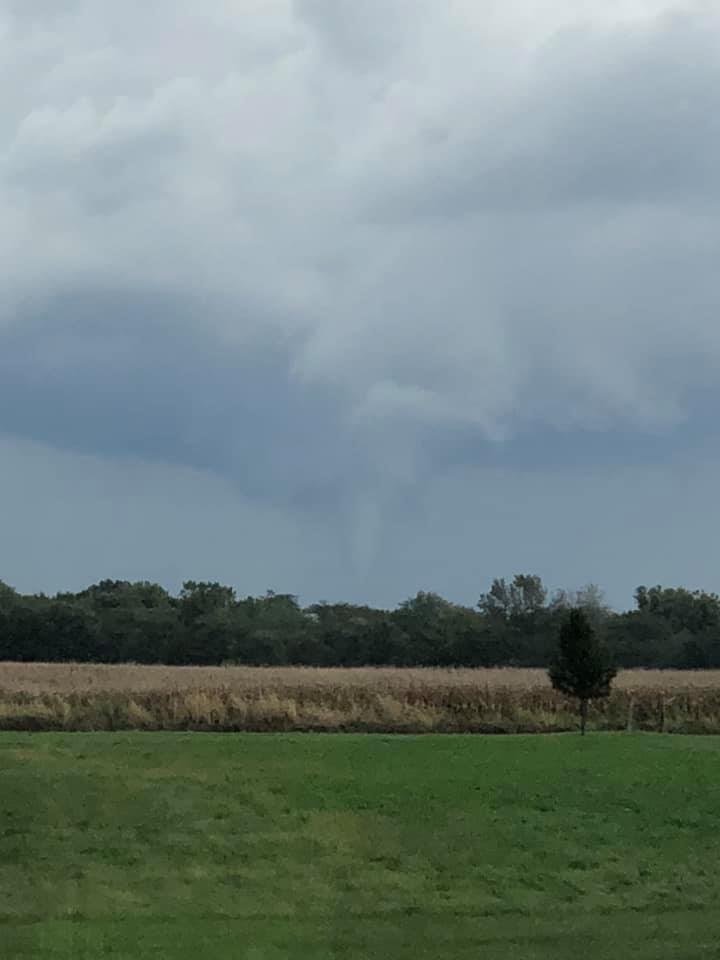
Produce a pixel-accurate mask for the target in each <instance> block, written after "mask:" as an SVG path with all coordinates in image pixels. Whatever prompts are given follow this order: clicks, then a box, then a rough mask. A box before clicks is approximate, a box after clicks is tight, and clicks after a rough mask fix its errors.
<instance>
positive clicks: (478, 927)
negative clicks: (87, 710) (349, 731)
mask: <svg viewBox="0 0 720 960" xmlns="http://www.w3.org/2000/svg"><path fill="white" fill-rule="evenodd" d="M719 864H720V739H718V738H713V737H705V738H695V737H670V736H664V737H663V736H660V735H658V736H654V735H621V734H619V735H610V734H601V735H591V736H588V737H586V738H585V740H584V741H583V740H581V738H580V737H579V736H576V735H563V736H554V737H542V736H529V737H481V736H425V737H392V736H367V735H366V736H362V735H360V736H350V735H309V734H305V735H303V734H300V735H252V734H248V735H238V734H225V735H222V734H220V735H215V734H179V733H127V734H108V733H98V734H3V735H0V957H2V958H3V960H11V958H12V960H14V958H28V960H45V958H47V960H50V958H53V960H61V958H62V960H71V958H72V960H78V958H88V960H90V958H92V960H97V958H101V957H112V958H114V960H143V958H153V960H198V958H199V960H214V958H218V960H219V958H223V960H225V958H249V960H250V958H251V960H270V958H273V960H274V958H281V957H297V958H326V957H346V958H387V960H395V958H400V960H402V958H413V960H418V958H433V960H436V958H446V957H447V958H451V960H455V958H458V960H464V958H468V960H469V958H473V960H475V958H483V960H494V958H502V960H525V958H553V960H557V958H573V960H577V958H578V957H579V956H580V957H582V958H583V960H593V958H597V957H603V958H605V957H607V958H613V960H616V958H620V957H630V956H633V957H639V958H650V957H652V958H668V960H670V958H672V960H681V958H699V957H720V868H719V866H718V865H719Z"/></svg>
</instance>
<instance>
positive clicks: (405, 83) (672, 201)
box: [0, 0, 720, 609]
mask: <svg viewBox="0 0 720 960" xmlns="http://www.w3.org/2000/svg"><path fill="white" fill-rule="evenodd" d="M718 90H720V8H718V6H717V4H715V3H711V2H708V3H684V2H677V0H613V2H612V3H607V2H606V0H535V2H533V3H527V0H482V2H478V0H444V2H442V3H441V2H439V0H363V2H362V3H358V2H356V0H204V2H203V3H202V4H198V3H196V2H194V0H155V2H153V3H151V4H150V3H147V2H146V0H125V2H124V3H121V4H117V3H110V2H109V0H0V291H1V292H0V579H2V580H5V581H6V582H8V583H10V584H12V585H14V586H15V587H17V588H18V589H20V590H23V591H28V592H35V591H46V592H54V591H57V590H74V589H80V588H82V587H84V586H86V585H87V584H89V583H92V582H94V581H97V580H99V579H102V578H104V577H113V578H119V579H129V580H154V581H158V582H160V583H163V584H164V585H165V586H167V587H169V588H170V589H177V588H178V587H179V585H180V584H181V583H182V581H183V580H185V579H195V580H203V579H206V580H220V581H222V582H223V583H228V584H232V585H233V586H234V587H235V588H236V589H237V591H238V593H239V594H240V595H242V596H245V595H248V594H254V595H256V594H260V593H263V592H265V590H267V589H272V590H275V591H277V592H288V593H295V594H298V595H299V596H300V599H301V601H302V602H304V603H312V602H316V601H321V600H327V601H339V600H348V601H353V602H368V603H371V604H375V605H388V606H394V605H395V604H396V603H398V602H400V601H401V600H403V599H405V598H407V597H409V596H411V595H413V594H415V593H416V592H417V591H419V590H434V591H437V592H439V593H441V594H443V595H444V596H446V597H447V598H449V599H451V600H454V601H457V602H461V603H467V604H474V603H475V602H476V601H477V599H478V597H479V595H480V594H481V593H482V592H484V591H485V590H487V589H488V588H489V586H490V583H491V581H492V579H493V578H494V577H506V578H510V577H512V576H513V575H514V574H515V573H536V574H539V575H540V576H541V577H542V578H543V581H544V582H545V584H546V585H547V586H548V588H549V589H551V590H552V589H555V588H561V587H562V588H567V589H575V588H578V587H580V586H582V585H583V584H585V583H588V582H594V583H597V584H599V585H600V586H601V587H602V588H604V590H605V592H606V596H607V599H608V601H609V602H610V603H611V605H613V606H614V607H616V608H618V609H626V608H628V607H630V606H632V603H633V600H632V596H633V591H634V589H635V587H636V586H638V585H639V584H648V585H652V584H656V583H661V584H663V585H666V586H675V585H685V586H688V587H691V588H693V589H694V588H701V589H708V590H716V589H720V511H719V510H718V490H720V443H719V440H720V429H719V428H718V416H717V411H718V408H719V401H720V381H719V379H718V374H719V373H720V270H718V252H719V251H720V217H718V206H719V201H720V103H719V96H718Z"/></svg>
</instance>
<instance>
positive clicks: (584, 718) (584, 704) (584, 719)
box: [580, 699, 588, 737]
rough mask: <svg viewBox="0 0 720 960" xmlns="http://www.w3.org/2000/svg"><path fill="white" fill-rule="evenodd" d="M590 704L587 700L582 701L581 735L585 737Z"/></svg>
mask: <svg viewBox="0 0 720 960" xmlns="http://www.w3.org/2000/svg"><path fill="white" fill-rule="evenodd" d="M587 710H588V702H587V700H585V699H582V700H581V701H580V734H581V736H583V737H584V736H585V724H586V722H587Z"/></svg>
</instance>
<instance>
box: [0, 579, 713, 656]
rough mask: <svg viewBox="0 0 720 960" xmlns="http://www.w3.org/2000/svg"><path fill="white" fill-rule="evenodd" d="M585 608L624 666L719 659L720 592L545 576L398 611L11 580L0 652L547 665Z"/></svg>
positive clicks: (427, 597) (430, 596) (194, 590)
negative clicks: (629, 605) (573, 613)
mask: <svg viewBox="0 0 720 960" xmlns="http://www.w3.org/2000/svg"><path fill="white" fill-rule="evenodd" d="M577 608H579V609H582V610H583V611H584V613H585V614H586V616H587V618H588V620H589V622H590V623H591V624H592V627H593V629H594V630H595V631H596V633H597V635H598V636H599V637H600V638H601V639H602V642H603V643H604V644H605V646H606V647H607V649H608V650H609V652H610V654H611V656H612V659H613V662H614V663H616V664H617V665H618V666H619V667H663V668H667V667H673V668H680V669H686V668H688V669H689V668H695V669H697V668H704V667H716V668H717V667H720V598H719V597H718V596H717V595H716V594H715V593H707V592H704V591H700V590H695V591H690V590H687V589H684V588H682V587H672V588H668V587H661V586H655V587H650V588H647V587H644V586H641V587H638V588H637V590H636V591H635V608H634V609H632V610H628V611H625V612H620V613H618V612H615V611H613V610H611V609H610V608H609V607H608V606H607V604H606V603H605V602H604V599H603V594H602V591H601V590H600V589H599V588H598V587H597V586H595V585H592V584H591V585H589V586H587V587H585V588H583V589H581V590H579V591H575V592H573V593H568V592H566V591H562V590H561V591H556V592H555V593H553V594H552V595H549V594H548V591H547V590H546V588H545V587H544V585H543V583H542V581H541V579H540V577H538V576H535V575H532V574H517V575H516V576H514V577H513V578H512V579H511V580H509V581H506V580H505V579H495V580H493V582H492V584H491V586H490V588H489V590H488V591H487V592H486V593H483V594H482V595H481V596H480V598H479V600H478V602H477V604H476V605H475V606H474V607H469V606H463V605H460V604H456V603H451V602H450V601H448V600H445V599H444V598H443V597H441V596H439V595H438V594H436V593H432V592H420V593H418V594H417V595H416V596H415V597H412V598H411V599H408V600H406V601H404V602H402V603H400V604H399V605H398V606H397V607H396V608H395V609H393V610H383V609H377V608H375V607H370V606H364V605H361V604H351V603H314V604H310V605H308V606H302V605H301V604H300V603H299V601H298V598H297V597H296V596H294V595H292V594H276V593H273V592H272V591H269V592H268V593H266V594H265V595H264V596H260V597H252V596H249V597H245V598H240V597H238V596H237V595H236V593H235V591H234V590H233V588H232V587H229V586H224V585H223V584H220V583H215V582H212V583H210V582H196V581H192V580H189V581H187V582H186V583H185V584H184V585H183V587H182V589H181V590H180V591H179V593H177V594H176V595H173V594H171V593H170V592H168V591H167V590H165V589H164V588H163V587H162V586H160V585H158V584H156V583H148V582H136V583H131V582H127V581H124V580H102V581H100V582H99V583H96V584H93V585H92V586H90V587H87V589H85V590H81V591H80V592H78V593H58V594H55V595H53V596H46V595H44V594H34V595H24V594H21V593H19V592H17V591H16V590H14V589H13V588H12V587H10V586H8V585H7V584H5V583H3V582H2V581H0V660H19V661H81V662H82V661H89V662H104V663H121V662H135V663H165V664H221V663H240V664H254V665H285V664H288V665H290V664H306V665H309V666H363V665H393V666H470V667H475V666H477V667H480V666H482V667H493V666H520V667H544V668H547V667H548V666H549V665H550V664H551V663H552V659H553V656H554V651H555V649H556V645H557V636H558V631H559V630H560V628H561V625H562V623H563V620H564V618H565V617H566V615H567V613H568V611H570V610H571V609H577Z"/></svg>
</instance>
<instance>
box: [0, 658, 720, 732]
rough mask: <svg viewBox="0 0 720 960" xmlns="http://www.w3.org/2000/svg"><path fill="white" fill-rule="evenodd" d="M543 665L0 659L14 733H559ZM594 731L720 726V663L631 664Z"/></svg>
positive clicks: (0, 710)
mask: <svg viewBox="0 0 720 960" xmlns="http://www.w3.org/2000/svg"><path fill="white" fill-rule="evenodd" d="M576 725H577V720H576V716H575V711H574V705H573V704H572V703H571V702H568V701H567V700H566V699H565V698H564V697H562V696H559V695H558V694H556V693H555V692H554V691H553V690H552V689H551V687H550V684H549V682H548V680H547V676H546V674H545V672H544V671H543V670H522V669H513V668H504V669H492V670H469V669H458V670H444V669H442V670H441V669H395V668H361V669H341V668H330V669H318V668H310V667H165V666H135V665H118V666H110V665H102V664H44V663H0V729H5V730H124V729H146V730H216V731H222V730H250V731H270V730H278V731H292V730H324V731H330V730H345V731H386V732H398V733H403V732H405V733H409V732H415V733H418V732H485V733H514V732H551V731H562V730H572V729H575V727H576ZM590 728H594V729H598V730H632V729H636V730H653V731H663V732H667V733H720V671H660V670H627V671H624V672H622V673H621V674H620V675H619V676H618V678H617V680H616V682H615V684H614V688H613V692H612V695H611V696H610V698H609V699H608V700H607V701H601V702H597V703H595V704H593V705H592V709H591V716H590Z"/></svg>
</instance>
